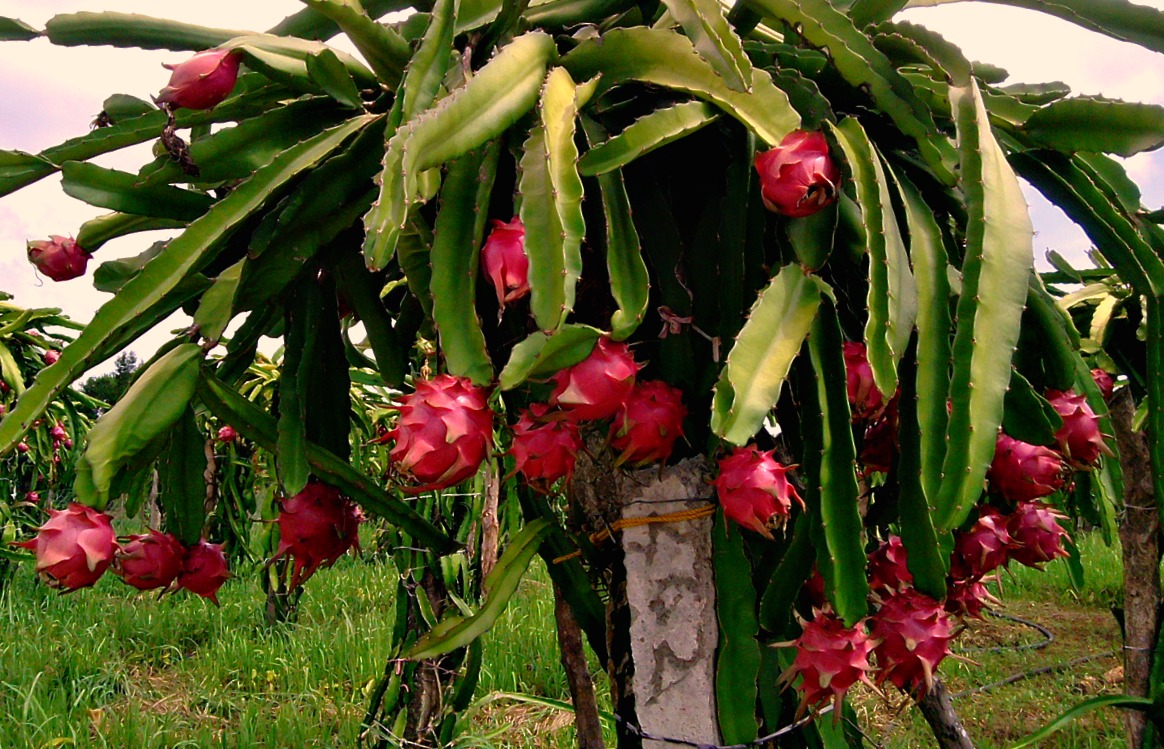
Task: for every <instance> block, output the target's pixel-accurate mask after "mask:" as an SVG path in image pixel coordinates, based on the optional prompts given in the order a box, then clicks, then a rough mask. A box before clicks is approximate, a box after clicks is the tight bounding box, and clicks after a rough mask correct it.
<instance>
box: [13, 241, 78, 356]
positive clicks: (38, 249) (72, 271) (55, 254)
mask: <svg viewBox="0 0 1164 749" xmlns="http://www.w3.org/2000/svg"><path fill="white" fill-rule="evenodd" d="M89 258H90V255H89V253H88V252H86V251H85V250H84V249H83V248H82V247H81V245H79V244H77V242H76V240H74V239H73V238H72V237H62V236H59V235H57V234H53V235H51V236H50V237H49V238H48V239H41V240H37V241H33V242H29V243H28V262H30V263H32V264H33V265H35V266H36V269H37V270H38V271H40V272H41V273H43V274H44V275H46V276H48V277H49V278H51V279H52V280H54V281H71V280H72V279H74V278H77V277H79V276H83V275H85V266H86V265H88V264H89ZM46 354H47V352H46Z"/></svg>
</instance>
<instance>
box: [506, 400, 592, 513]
mask: <svg viewBox="0 0 1164 749" xmlns="http://www.w3.org/2000/svg"><path fill="white" fill-rule="evenodd" d="M549 411H550V407H549V406H548V405H546V404H545V403H534V404H533V405H531V406H530V407H529V408H528V409H525V410H523V411H522V412H521V416H520V417H519V418H518V420H517V424H515V425H514V427H513V444H512V445H511V446H510V448H509V454H510V455H512V456H513V461H514V470H515V471H516V472H517V473H520V474H521V475H522V476H524V477H525V480H526V481H527V482H530V483H531V484H532V485H534V486H535V487H537V488H539V489H542V490H544V491H548V490H549V487H550V485H552V484H553V483H554V482H555V481H557V480H558V479H566V480H567V481H569V480H570V479H571V478H573V476H574V466H575V464H576V462H577V458H578V452H579V451H580V450H581V449H582V435H581V433H580V432H579V431H578V425H577V424H576V423H574V422H572V421H570V420H568V419H546V414H548V413H549Z"/></svg>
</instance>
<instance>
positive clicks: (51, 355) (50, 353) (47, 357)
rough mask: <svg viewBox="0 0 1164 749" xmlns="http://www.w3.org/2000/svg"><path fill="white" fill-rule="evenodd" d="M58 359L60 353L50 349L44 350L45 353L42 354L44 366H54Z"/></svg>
mask: <svg viewBox="0 0 1164 749" xmlns="http://www.w3.org/2000/svg"><path fill="white" fill-rule="evenodd" d="M60 358H61V352H60V351H57V350H56V349H51V348H50V349H45V352H44V363H45V364H48V365H50V366H51V365H53V364H56V363H57V360H58V359H60Z"/></svg>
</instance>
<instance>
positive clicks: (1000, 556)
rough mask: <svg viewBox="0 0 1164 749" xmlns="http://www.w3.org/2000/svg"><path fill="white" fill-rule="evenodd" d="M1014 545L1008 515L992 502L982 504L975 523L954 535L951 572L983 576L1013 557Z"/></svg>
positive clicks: (955, 574) (961, 575) (964, 577)
mask: <svg viewBox="0 0 1164 749" xmlns="http://www.w3.org/2000/svg"><path fill="white" fill-rule="evenodd" d="M1013 548H1014V541H1013V539H1011V536H1010V533H1009V532H1008V531H1007V529H1006V518H1005V517H1003V515H1002V513H1000V512H999V511H998V510H996V509H995V508H993V507H990V506H989V505H987V506H985V507H982V508H981V510H980V511H979V514H978V520H976V521H975V522H974V525H972V526H970V528H969V529H967V530H965V531H959V532H958V533H956V534H955V535H954V555H953V558H952V559H951V564H950V568H951V574H953V575H954V576H955V577H957V578H959V579H966V578H974V577H982V576H983V575H985V574H987V573H989V572H993V571H994V570H996V569H998V568H999V567H1002V566H1003V565H1005V564H1006V563H1007V562H1008V561H1010V553H1011V550H1012V549H1013Z"/></svg>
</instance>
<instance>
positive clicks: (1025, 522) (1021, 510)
mask: <svg viewBox="0 0 1164 749" xmlns="http://www.w3.org/2000/svg"><path fill="white" fill-rule="evenodd" d="M1065 519H1066V516H1065V515H1063V514H1062V513H1061V512H1058V511H1057V510H1055V509H1053V508H1051V507H1049V506H1047V505H1045V504H1043V503H1042V502H1019V504H1018V506H1017V507H1015V510H1014V512H1012V513H1011V514H1010V515H1009V516H1008V517H1007V518H1006V529H1007V530H1008V531H1009V532H1010V535H1011V538H1013V539H1014V544H1015V548H1014V549H1013V550H1012V551H1011V552H1010V558H1011V559H1013V560H1015V561H1016V562H1018V563H1019V564H1025V565H1026V566H1028V567H1036V568H1038V567H1041V566H1042V565H1043V563H1044V562H1049V561H1051V560H1052V559H1057V558H1058V557H1065V556H1067V550H1066V549H1065V548H1063V541H1064V540H1065V539H1069V538H1070V536H1069V534H1068V533H1067V531H1066V530H1064V529H1063V526H1061V525H1060V524H1059V521H1060V520H1065Z"/></svg>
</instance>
